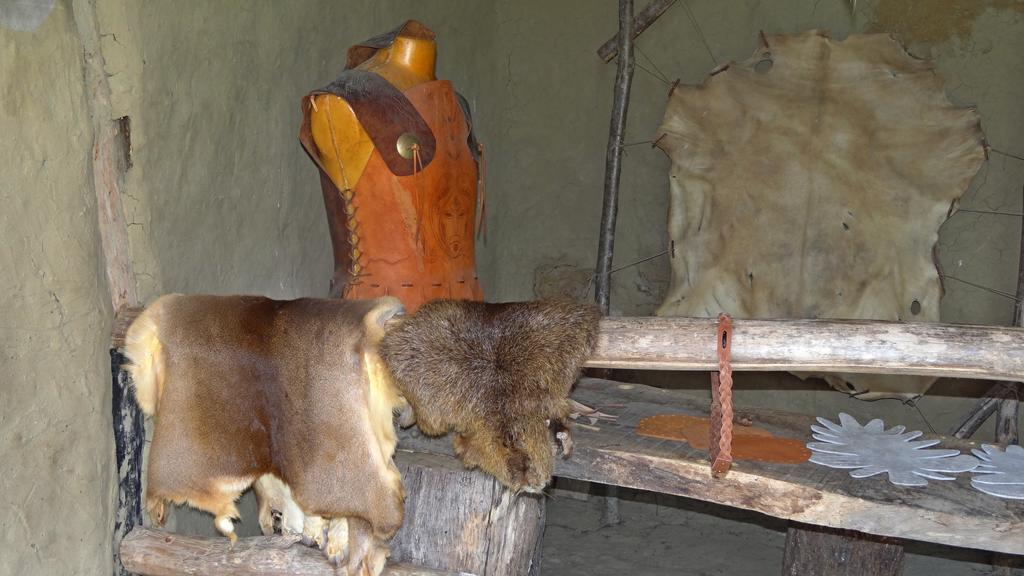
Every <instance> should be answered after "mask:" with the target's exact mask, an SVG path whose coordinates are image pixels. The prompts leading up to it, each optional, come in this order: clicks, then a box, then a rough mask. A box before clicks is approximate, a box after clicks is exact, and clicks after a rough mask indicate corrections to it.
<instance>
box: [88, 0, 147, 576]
mask: <svg viewBox="0 0 1024 576" xmlns="http://www.w3.org/2000/svg"><path fill="white" fill-rule="evenodd" d="M71 9H72V12H73V13H74V18H75V29H76V31H77V33H78V41H79V43H80V44H81V50H82V68H83V72H84V76H85V98H86V102H87V103H88V106H89V108H88V110H89V117H90V118H91V120H92V138H93V142H92V155H91V156H92V183H93V191H94V193H95V194H96V212H97V220H98V222H97V223H98V227H99V233H100V243H101V245H102V248H103V262H104V269H105V271H106V280H107V289H108V291H109V292H110V304H111V307H112V309H113V311H114V313H115V314H117V313H118V312H119V311H120V310H122V309H126V308H128V307H130V306H137V305H138V303H139V299H138V295H137V294H136V290H135V271H134V266H133V263H132V256H131V249H130V246H129V242H128V226H127V225H126V224H125V219H124V208H123V207H122V205H121V186H122V184H123V180H124V173H125V171H126V170H128V165H129V164H130V159H129V155H130V148H131V145H130V143H129V142H128V138H129V137H130V136H129V133H128V125H129V123H128V121H127V119H124V120H116V119H115V118H114V114H113V106H112V105H111V102H110V98H111V96H110V94H111V93H110V82H109V81H108V79H107V71H106V65H105V62H104V59H103V52H102V45H101V42H100V29H99V23H98V22H97V18H96V3H95V0H72V2H71ZM110 358H111V364H110V372H111V379H112V386H113V389H112V400H113V405H112V411H113V428H114V444H115V448H116V452H117V474H118V494H117V509H116V510H114V535H113V546H114V550H113V551H112V552H113V555H114V574H115V576H122V575H124V574H128V571H127V570H125V568H124V566H123V565H122V564H121V556H120V551H119V548H120V546H121V540H122V539H123V538H124V537H125V536H126V535H127V534H128V532H130V531H131V529H132V528H134V527H135V526H141V525H142V512H141V500H140V497H141V494H140V490H141V488H140V483H141V478H142V444H143V441H144V439H145V432H144V429H143V419H142V412H141V411H140V410H139V407H138V406H137V405H136V404H135V398H134V396H133V395H132V393H131V391H130V390H129V382H128V375H127V374H126V373H125V372H123V371H122V370H121V365H122V364H123V363H124V357H123V356H121V353H120V351H119V350H117V349H111V351H110Z"/></svg>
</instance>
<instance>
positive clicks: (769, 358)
mask: <svg viewBox="0 0 1024 576" xmlns="http://www.w3.org/2000/svg"><path fill="white" fill-rule="evenodd" d="M716 323H717V321H716V320H715V319H712V318H639V317H632V318H631V317H619V318H606V319H604V320H602V321H601V332H600V335H599V336H598V342H597V348H596V349H595V351H594V354H593V356H592V357H591V358H590V360H589V361H587V363H586V366H588V367H593V368H627V369H641V370H708V371H710V370H715V369H717V366H718V359H717V357H716V355H715V352H716V350H715V346H714V341H715V329H716ZM733 323H734V330H735V331H734V334H733V341H732V367H733V370H734V371H740V372H742V371H755V372H756V371H778V370H794V371H805V372H847V373H874V374H915V375H924V376H939V377H951V378H981V379H988V380H1011V381H1017V380H1021V379H1022V378H1024V329H1020V328H1006V327H999V326H968V325H951V324H937V323H925V322H907V323H900V322H881V321H869V320H734V321H733Z"/></svg>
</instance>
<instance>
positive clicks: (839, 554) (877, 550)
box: [782, 524, 903, 576]
mask: <svg viewBox="0 0 1024 576" xmlns="http://www.w3.org/2000/svg"><path fill="white" fill-rule="evenodd" d="M806 574H821V575H822V576H900V575H901V574H903V545H902V544H900V542H899V541H897V540H893V539H891V538H879V537H877V536H869V535H867V534H860V533H857V532H849V531H846V530H829V529H827V528H820V527H818V526H803V525H799V524H795V525H793V526H790V527H789V531H788V532H787V534H786V549H785V552H784V553H783V556H782V576H805V575H806Z"/></svg>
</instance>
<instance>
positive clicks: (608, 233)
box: [594, 0, 635, 526]
mask: <svg viewBox="0 0 1024 576" xmlns="http://www.w3.org/2000/svg"><path fill="white" fill-rule="evenodd" d="M616 38H617V42H616V44H617V47H618V50H617V52H618V55H619V65H618V68H617V69H616V72H615V93H614V98H613V100H612V121H611V126H610V128H609V130H608V150H607V154H606V158H605V172H604V205H603V208H602V210H601V232H600V237H599V238H598V246H597V268H596V270H595V272H594V299H595V300H596V301H597V305H598V307H599V308H600V309H601V314H602V315H603V316H607V315H608V312H609V309H610V303H611V290H612V259H613V256H614V253H615V220H616V217H617V215H618V212H619V181H620V179H621V176H622V147H623V143H624V141H625V137H626V117H627V115H628V113H629V91H630V88H632V86H633V66H634V64H635V63H634V60H633V38H634V22H633V0H619V34H618V36H617V37H616ZM616 492H617V489H616V488H615V487H614V486H609V487H608V488H607V490H606V492H605V500H604V502H605V508H604V512H603V513H602V515H601V524H602V525H604V526H613V525H615V524H618V523H619V522H621V521H622V517H621V515H620V514H619V500H618V498H617V494H616Z"/></svg>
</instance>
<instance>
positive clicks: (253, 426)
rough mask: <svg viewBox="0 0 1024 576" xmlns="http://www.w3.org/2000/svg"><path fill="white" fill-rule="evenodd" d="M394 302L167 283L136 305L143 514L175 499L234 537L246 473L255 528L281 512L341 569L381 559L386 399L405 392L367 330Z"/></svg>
mask: <svg viewBox="0 0 1024 576" xmlns="http://www.w3.org/2000/svg"><path fill="white" fill-rule="evenodd" d="M401 312H402V305H401V303H400V302H399V301H398V300H397V299H395V298H380V299H377V300H367V301H350V300H318V299H309V298H306V299H301V300H293V301H277V300H270V299H267V298H262V297H256V296H199V295H197V296H184V295H177V294H175V295H168V296H164V297H162V298H160V299H159V300H157V301H156V302H155V303H153V304H152V305H150V306H149V307H148V308H146V310H145V311H144V312H143V313H142V314H141V315H140V316H139V317H138V318H137V319H136V320H135V321H134V322H133V323H132V325H131V327H130V328H129V329H128V333H127V335H126V342H127V344H126V349H125V353H126V355H127V356H128V358H129V360H130V364H129V365H128V366H127V369H128V370H129V372H130V373H131V375H132V378H133V381H134V387H135V396H136V399H137V400H138V402H139V405H140V406H141V408H142V410H143V411H144V412H145V413H146V414H147V415H150V416H153V417H154V422H153V442H152V445H151V447H150V451H149V457H148V462H147V489H146V504H147V509H148V510H149V513H150V516H151V518H152V519H153V520H154V521H156V522H157V523H160V522H162V520H163V517H164V512H165V507H166V504H167V503H168V502H171V503H177V504H181V503H188V504H190V505H192V506H194V507H196V508H198V509H200V510H205V511H207V512H210V513H211V514H213V515H214V516H215V517H216V518H215V526H216V527H217V529H218V530H219V531H220V532H221V533H223V534H224V535H226V536H228V537H230V538H231V539H232V540H234V539H235V532H234V527H233V523H232V519H233V518H237V517H238V510H237V508H236V507H235V500H236V499H237V498H238V496H239V495H240V494H241V493H242V491H243V490H245V489H246V488H248V487H249V486H250V485H253V483H254V482H255V483H256V485H255V489H256V492H257V497H258V498H259V499H260V508H261V510H260V519H261V525H262V527H263V528H264V530H265V531H266V530H267V529H268V525H269V524H272V521H271V517H272V512H273V511H277V512H281V513H282V515H283V523H282V524H283V527H284V528H286V529H288V530H290V531H292V532H299V531H301V532H302V534H303V535H304V536H306V537H308V539H309V540H310V541H313V542H316V543H317V544H319V545H321V546H322V547H323V548H324V550H325V552H326V554H327V555H328V557H329V558H331V559H332V560H334V561H336V562H343V561H346V560H347V568H348V570H349V573H359V574H363V573H364V571H369V572H371V573H373V574H378V573H380V571H381V569H382V567H383V560H384V556H385V555H386V553H387V548H386V546H385V544H384V542H385V541H386V540H387V539H388V538H390V537H391V536H392V535H394V533H395V532H396V531H397V530H398V528H399V527H400V526H401V524H402V515H403V500H404V491H403V488H402V484H401V479H400V477H399V473H398V469H397V468H396V467H395V465H394V462H393V461H392V454H393V452H394V449H395V442H396V437H395V431H394V426H393V423H392V411H393V410H394V409H396V408H401V407H402V406H404V403H405V402H404V400H403V399H402V398H401V396H400V395H399V393H398V390H397V389H396V388H395V387H394V385H393V384H392V382H391V380H390V378H389V377H388V376H387V369H386V368H385V367H384V365H383V363H382V362H381V360H380V357H379V356H378V355H377V344H378V342H379V341H380V338H381V337H382V336H383V333H384V325H385V323H386V322H387V320H388V319H389V318H391V317H392V316H394V315H395V314H399V313H401ZM325 531H326V536H325V535H324V532H325Z"/></svg>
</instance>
